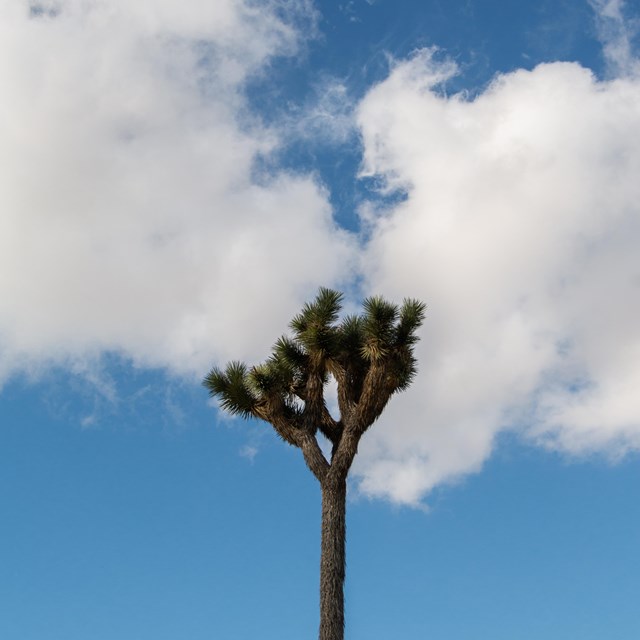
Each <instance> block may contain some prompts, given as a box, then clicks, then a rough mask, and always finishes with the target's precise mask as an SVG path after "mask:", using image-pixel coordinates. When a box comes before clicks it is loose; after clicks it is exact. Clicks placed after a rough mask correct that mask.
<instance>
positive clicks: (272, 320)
mask: <svg viewBox="0 0 640 640" xmlns="http://www.w3.org/2000/svg"><path fill="white" fill-rule="evenodd" d="M283 7H284V8H285V9H287V11H288V13H287V14H286V15H283ZM301 20H306V24H307V25H311V26H312V25H313V20H314V15H313V12H312V11H311V9H310V8H309V6H308V3H306V2H302V1H300V2H289V3H284V4H283V3H271V2H263V3H254V2H244V1H242V0H219V1H216V2H208V1H206V2H205V1H203V0H187V1H185V2H173V1H161V2H157V1H155V0H154V1H153V2H151V1H149V2H147V1H136V2H125V1H124V0H120V1H117V2H104V3H103V2H90V1H88V0H59V1H55V2H54V1H47V2H44V1H43V2H40V3H36V2H35V1H34V2H33V3H32V10H31V12H29V10H28V9H27V6H26V5H25V3H24V2H22V1H19V0H8V2H3V3H2V5H1V7H0V94H1V95H2V96H3V98H2V100H1V101H0V122H1V123H2V124H1V125H0V211H1V212H2V215H1V216H0V363H1V364H0V380H1V379H2V378H3V377H6V376H7V375H10V374H11V373H13V372H15V371H16V370H19V369H22V368H25V367H37V366H39V365H41V364H42V363H50V362H66V361H78V360H80V361H81V360H83V359H86V358H88V357H91V356H92V355H95V354H99V353H101V352H104V351H107V350H112V351H115V352H119V353H122V354H124V355H125V356H126V357H130V358H132V359H133V360H134V361H136V362H138V363H140V364H144V365H151V366H166V367H169V368H170V369H172V370H173V371H178V372H189V373H192V372H194V373H196V374H197V375H200V374H201V373H202V372H203V371H204V370H205V369H206V367H207V366H208V365H209V364H210V362H211V360H212V359H214V358H217V359H222V360H224V359H227V358H231V357H258V356H260V355H262V353H263V351H264V350H265V349H267V348H268V346H269V344H270V343H271V341H272V340H273V339H274V337H275V336H277V335H278V333H279V332H280V331H281V330H282V327H283V326H284V325H285V323H286V321H287V319H288V318H289V317H290V316H291V315H292V314H293V313H294V312H295V311H296V310H297V308H298V306H299V304H300V303H301V302H302V300H304V299H305V298H306V297H307V296H308V295H309V294H310V293H311V292H313V291H314V290H315V288H316V287H317V285H318V284H322V283H336V282H337V281H339V280H340V279H341V278H343V277H348V274H349V268H350V267H349V264H348V262H349V260H350V254H351V240H350V239H349V238H348V237H347V235H346V234H344V233H342V232H340V231H339V230H338V229H337V228H336V226H335V225H334V222H333V220H332V215H331V210H330V207H329V205H328V203H327V197H326V194H325V193H324V192H323V190H322V188H320V187H319V186H318V185H317V184H316V183H315V182H314V181H313V180H312V179H310V178H307V177H296V176H293V175H286V174H280V175H277V176H275V177H268V176H256V175H255V166H254V160H255V158H256V155H257V154H259V153H261V152H264V151H268V150H269V149H270V148H271V147H273V145H274V144H277V142H278V140H277V137H276V136H275V134H274V133H273V132H272V131H269V130H266V129H264V128H263V127H261V126H260V125H259V124H258V123H256V122H255V121H253V120H252V119H251V118H250V116H249V114H248V113H247V109H246V105H245V101H244V96H243V83H244V81H245V80H246V78H247V77H248V76H250V75H251V74H254V73H257V72H259V71H260V69H261V67H262V66H264V65H265V64H266V63H267V62H268V61H269V58H270V57H271V56H274V55H282V54H292V53H294V52H295V51H296V48H297V47H298V44H299V42H298V39H299V36H300V30H299V29H297V28H296V26H295V25H296V23H299V22H300V21H301Z"/></svg>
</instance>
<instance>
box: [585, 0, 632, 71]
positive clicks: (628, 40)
mask: <svg viewBox="0 0 640 640" xmlns="http://www.w3.org/2000/svg"><path fill="white" fill-rule="evenodd" d="M589 3H590V4H591V6H592V7H593V10H594V11H595V14H596V26H597V29H598V34H599V37H600V40H601V42H602V46H603V54H604V56H605V59H606V61H607V65H608V67H609V71H610V73H611V75H612V76H614V77H616V76H629V75H635V76H637V75H639V74H640V62H639V61H638V58H637V56H636V54H635V52H634V46H633V39H634V37H636V36H637V35H638V19H637V18H636V19H635V20H634V21H630V20H629V19H626V18H625V15H624V13H625V5H626V3H625V2H624V0H589Z"/></svg>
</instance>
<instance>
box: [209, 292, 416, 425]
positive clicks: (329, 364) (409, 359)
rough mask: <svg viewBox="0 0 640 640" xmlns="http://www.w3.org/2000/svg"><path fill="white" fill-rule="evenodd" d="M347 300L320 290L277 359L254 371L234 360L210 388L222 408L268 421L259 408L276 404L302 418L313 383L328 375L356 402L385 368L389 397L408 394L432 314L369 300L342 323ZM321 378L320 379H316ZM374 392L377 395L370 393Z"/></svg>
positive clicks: (278, 347)
mask: <svg viewBox="0 0 640 640" xmlns="http://www.w3.org/2000/svg"><path fill="white" fill-rule="evenodd" d="M341 303H342V294H341V293H339V292H337V291H333V290H331V289H324V288H322V289H320V291H319V292H318V295H317V296H316V298H315V300H314V301H313V302H310V303H307V304H305V306H304V307H303V309H302V311H301V312H300V313H299V314H298V315H297V316H296V317H295V318H294V319H293V320H292V321H291V324H290V327H291V330H292V333H293V335H292V337H288V336H282V337H281V338H279V339H278V340H277V341H276V343H275V345H274V346H273V352H272V355H271V357H270V358H269V359H268V360H267V361H266V362H265V363H263V364H260V365H258V366H255V367H253V368H251V369H248V368H247V367H246V365H244V364H242V363H239V362H231V363H230V364H229V365H227V367H226V369H225V370H224V371H222V370H220V369H218V368H215V367H214V369H212V371H211V372H210V373H209V375H208V376H207V377H206V378H205V380H204V384H205V386H206V387H207V388H208V389H209V391H210V393H211V395H212V396H216V397H218V398H219V399H220V404H221V407H222V408H223V409H225V410H227V411H229V412H230V413H234V414H239V415H242V416H245V417H247V416H250V415H253V416H258V417H263V415H264V414H261V413H260V407H261V406H264V405H265V403H271V404H274V403H276V401H279V402H277V403H276V404H277V405H278V406H279V407H281V408H282V409H283V411H284V412H285V413H286V415H289V416H294V415H298V414H300V411H301V409H300V404H299V403H300V401H301V400H302V401H303V402H304V401H305V400H306V398H307V393H308V391H309V389H311V387H309V386H308V384H310V380H311V379H318V376H319V377H320V380H321V382H322V383H323V384H324V383H326V381H327V379H328V374H329V373H333V375H334V376H335V377H336V378H337V379H338V384H339V386H340V384H342V385H343V386H345V387H347V389H346V391H345V394H346V395H345V397H348V398H349V401H350V402H353V403H357V402H358V400H359V397H360V394H361V393H362V392H363V385H364V381H365V378H366V376H367V372H368V371H369V369H370V368H371V367H373V366H376V367H378V368H380V367H382V369H383V370H384V376H383V379H384V381H385V383H384V384H385V388H384V389H380V393H384V394H386V395H387V396H388V395H390V394H391V393H394V392H396V391H402V390H403V389H406V388H407V387H408V386H409V384H410V383H411V381H412V380H413V378H414V375H415V373H416V360H415V357H414V355H413V347H414V345H415V343H416V342H417V340H418V337H417V335H416V331H417V329H418V328H419V327H420V325H421V324H422V322H423V320H424V316H425V305H424V304H423V303H422V302H419V301H417V300H412V299H406V300H404V302H403V304H402V305H401V306H398V305H394V304H392V303H389V302H387V301H386V300H384V299H383V298H381V297H380V296H375V297H370V298H367V299H366V300H365V301H364V303H363V313H362V314H361V315H350V316H346V317H344V318H343V319H342V320H341V321H339V314H340V310H341ZM314 377H315V378H314ZM369 391H371V390H369Z"/></svg>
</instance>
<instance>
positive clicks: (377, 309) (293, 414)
mask: <svg viewBox="0 0 640 640" xmlns="http://www.w3.org/2000/svg"><path fill="white" fill-rule="evenodd" d="M341 301H342V294H341V293H339V292H337V291H332V290H330V289H324V288H321V289H320V291H319V293H318V295H317V297H316V299H315V300H314V301H313V302H312V303H307V304H306V305H305V306H304V307H303V309H302V311H301V312H300V314H299V315H297V316H296V317H295V318H294V319H293V320H292V321H291V324H290V328H291V330H292V332H293V335H292V337H287V336H283V337H281V338H280V339H279V340H278V341H277V342H276V343H275V345H274V347H273V353H272V355H271V357H270V358H269V359H268V360H267V361H266V362H265V363H264V364H260V365H258V366H254V367H252V368H248V367H247V366H246V365H245V364H243V363H241V362H231V363H229V364H228V365H227V367H226V369H224V370H221V369H218V368H217V367H214V368H213V369H212V370H211V372H210V373H209V375H208V376H207V377H206V378H205V380H204V385H205V386H206V387H207V388H208V389H209V391H210V393H211V395H212V396H216V397H217V398H218V399H219V400H220V405H221V407H222V408H223V409H225V410H227V411H229V412H230V413H233V414H239V415H241V416H243V417H246V418H248V417H254V418H260V419H262V420H265V421H267V422H269V423H270V424H271V425H272V426H273V428H274V429H275V431H276V433H277V434H278V435H279V436H280V437H281V438H282V439H283V440H285V441H286V442H288V443H289V444H291V445H293V446H295V447H299V448H300V450H301V451H302V455H303V456H304V460H305V462H306V464H307V466H308V467H309V469H310V470H311V472H312V473H313V475H314V476H315V477H316V478H317V479H318V482H319V483H320V489H321V491H322V547H321V559H320V634H319V638H320V640H343V638H344V592H343V586H344V577H345V533H346V530H345V511H346V491H347V486H346V481H347V474H348V473H349V468H350V467H351V463H352V462H353V459H354V457H355V455H356V452H357V450H358V443H359V441H360V438H361V437H362V435H363V434H364V432H365V431H366V430H367V429H368V428H369V427H370V426H371V424H372V423H373V422H374V421H375V420H376V419H377V418H378V416H380V414H381V413H382V410H383V409H384V408H385V406H386V404H387V402H388V401H389V398H390V397H391V396H392V395H393V394H394V393H396V392H397V391H402V390H404V389H406V388H407V387H408V386H409V384H410V383H411V381H412V379H413V377H414V375H415V372H416V360H415V358H414V355H413V347H414V345H415V343H416V342H417V340H418V337H417V336H416V330H417V329H418V327H419V326H420V325H421V324H422V321H423V319H424V312H425V305H424V304H423V303H421V302H418V301H417V300H405V301H404V303H403V304H402V306H400V307H398V306H396V305H394V304H391V303H389V302H386V301H385V300H383V299H382V298H381V297H372V298H367V299H366V300H365V301H364V303H363V308H364V312H363V313H362V315H354V316H347V317H345V318H343V319H342V320H340V319H339V312H340V309H341ZM329 376H333V378H335V381H336V382H337V387H338V408H339V411H340V419H339V420H336V419H335V418H334V417H333V416H332V415H331V414H330V412H329V410H328V409H327V404H326V400H325V395H324V391H325V386H326V385H327V382H328V380H329ZM318 432H320V433H321V434H322V435H324V436H325V437H326V438H327V439H328V440H329V441H330V443H331V445H332V448H331V455H330V459H329V460H327V458H326V457H325V456H324V454H323V452H322V450H321V449H320V446H319V445H318V440H317V435H318Z"/></svg>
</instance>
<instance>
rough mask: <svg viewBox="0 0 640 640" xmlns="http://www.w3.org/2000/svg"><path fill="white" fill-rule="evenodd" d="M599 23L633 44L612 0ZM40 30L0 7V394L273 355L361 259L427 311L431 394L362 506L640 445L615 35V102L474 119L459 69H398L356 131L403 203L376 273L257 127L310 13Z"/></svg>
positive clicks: (371, 460)
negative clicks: (499, 461)
mask: <svg viewBox="0 0 640 640" xmlns="http://www.w3.org/2000/svg"><path fill="white" fill-rule="evenodd" d="M597 4H598V6H599V7H600V13H601V15H602V16H604V17H606V18H607V19H609V18H610V19H612V20H614V22H615V24H617V25H618V26H620V25H621V24H623V23H621V22H620V21H619V18H620V16H621V14H620V12H619V11H620V7H621V5H620V4H619V3H616V2H608V3H606V2H601V3H597ZM31 6H32V10H31V12H29V11H28V9H27V7H26V5H25V3H23V2H20V1H18V0H7V1H5V2H4V3H2V4H1V5H0V94H1V95H2V100H0V212H1V213H0V382H1V381H2V380H3V379H4V378H6V376H9V375H11V374H12V373H15V372H17V371H20V370H22V369H25V368H35V369H37V368H39V367H43V366H47V365H49V364H51V363H55V364H67V365H69V363H71V364H70V365H69V366H71V369H72V370H73V371H75V372H77V373H78V372H79V373H80V374H81V375H85V377H87V378H90V375H92V374H91V372H93V371H96V368H95V367H94V366H93V362H94V361H93V358H95V356H97V355H99V354H101V353H103V352H105V351H115V352H117V353H120V354H123V355H124V356H125V357H128V358H131V359H133V361H134V362H136V363H137V364H140V365H144V366H162V367H167V368H168V369H169V370H170V371H172V372H179V373H189V374H196V375H201V374H202V373H203V372H204V370H205V369H206V368H207V367H208V366H209V364H210V363H211V362H212V361H218V362H221V361H225V360H228V359H231V358H246V359H256V358H261V357H263V356H264V355H265V354H266V352H267V350H268V348H269V345H270V344H271V343H272V341H273V339H274V338H275V337H276V336H277V335H278V334H279V333H280V332H281V331H282V330H283V328H284V327H285V326H286V323H287V321H288V320H289V319H290V317H291V316H292V315H293V314H294V313H295V312H296V311H297V310H298V308H299V306H300V303H301V302H302V301H303V300H304V299H307V298H308V297H309V295H310V294H312V293H313V291H314V290H315V288H316V286H317V285H319V284H324V285H329V286H331V285H336V286H340V285H341V284H342V283H346V284H349V285H352V284H353V280H351V278H352V275H353V274H354V272H355V270H356V267H355V263H356V261H359V265H360V266H359V268H360V269H361V272H362V274H364V277H365V281H366V287H367V288H368V289H370V290H371V291H373V292H376V293H381V294H383V295H385V296H387V297H389V298H392V299H400V298H402V297H403V296H405V295H408V296H414V297H420V298H422V299H423V300H425V301H426V302H427V303H428V304H429V316H428V320H427V322H426V324H425V327H424V331H423V335H424V339H423V341H422V342H421V343H420V346H419V353H418V356H419V359H420V365H421V371H420V375H419V377H418V379H417V380H416V383H415V384H414V386H413V387H412V389H411V390H410V391H409V392H408V393H407V394H405V395H404V396H403V397H401V398H398V399H395V401H394V402H392V403H391V404H390V406H389V408H388V409H387V411H386V413H385V415H384V417H383V419H382V420H381V424H380V425H376V426H375V427H374V428H373V429H372V431H371V432H370V433H369V434H367V437H366V438H365V439H364V441H363V443H362V447H361V453H362V455H361V456H360V457H359V458H358V468H357V469H356V472H357V477H358V478H359V481H360V488H361V490H362V491H363V492H365V493H367V494H370V495H377V496H385V497H388V498H390V499H392V500H394V501H397V502H404V503H414V504H415V503H417V502H418V501H419V500H420V499H421V498H422V496H424V495H425V493H426V492H428V491H429V490H430V489H431V488H432V487H434V486H436V485H437V484H439V483H442V482H447V481H451V480H454V479H456V478H458V477H460V476H462V475H464V474H466V473H469V472H471V471H475V470H478V469H479V468H480V467H481V465H482V464H483V462H484V460H486V458H487V457H488V456H489V455H490V453H491V450H492V447H493V444H494V440H495V438H496V435H497V434H499V433H500V432H501V431H503V430H505V429H511V430H518V431H519V432H520V433H522V434H523V435H524V436H525V437H527V438H530V439H531V441H533V442H536V443H539V444H541V445H542V446H546V447H551V448H556V449H561V450H564V451H568V452H572V453H585V452H593V451H600V452H605V453H606V454H607V455H611V456H613V457H617V456H621V455H624V454H625V453H627V452H629V451H633V450H638V449H640V410H639V409H638V401H637V392H636V389H638V388H640V365H639V364H638V363H639V362H640V357H639V356H640V329H639V328H638V327H639V326H640V325H638V323H637V321H636V318H637V317H638V316H639V315H640V295H639V294H640V258H639V255H640V252H638V250H637V247H638V246H639V245H640V213H639V206H638V203H639V202H640V184H639V182H638V180H637V176H638V175H640V81H639V80H638V75H637V74H636V73H635V71H633V70H634V69H637V64H636V62H635V59H634V58H633V56H632V51H631V48H630V44H629V43H630V42H631V40H630V37H631V36H630V35H629V32H628V31H625V30H624V29H623V30H622V31H620V30H618V31H616V32H615V33H614V34H613V35H611V36H606V37H605V36H603V41H604V42H605V45H606V43H607V42H609V43H616V42H617V43H618V44H620V43H622V45H624V43H625V42H627V44H629V47H628V48H626V49H625V47H624V46H622V47H621V48H620V47H618V48H617V49H615V48H614V49H609V50H607V49H606V48H605V51H608V53H607V55H608V56H609V59H610V60H611V61H614V62H615V61H617V62H616V65H617V66H616V65H614V67H615V69H616V70H617V71H616V73H617V75H616V76H614V77H613V78H612V79H610V80H608V81H599V80H597V79H595V78H594V77H593V76H592V74H591V73H590V72H589V71H588V70H586V69H584V68H582V67H580V66H579V65H577V64H568V63H562V64H561V63H557V64H547V65H541V66H539V67H537V68H536V69H534V70H533V71H530V72H528V71H517V72H514V73H511V74H507V75H504V76H501V77H499V78H497V79H496V81H495V82H494V83H493V84H492V85H491V86H490V87H489V88H488V89H487V90H486V91H484V92H483V93H482V94H480V95H479V96H478V97H476V98H475V99H474V100H472V101H469V100H467V99H465V98H464V97H463V96H459V95H454V96H446V95H445V94H444V93H443V92H442V91H441V90H440V88H439V87H440V85H441V83H442V82H443V81H446V79H447V78H449V77H450V76H451V75H452V74H453V73H455V65H453V64H452V63H447V62H444V63H443V62H435V61H434V59H433V51H430V50H429V51H422V52H419V53H418V54H416V55H415V56H414V57H413V58H412V59H411V60H407V61H404V62H398V63H396V64H395V66H394V67H393V68H392V70H391V73H390V75H389V77H388V78H387V79H386V80H385V81H384V82H382V83H380V84H379V85H377V86H376V87H374V88H372V89H371V91H370V92H369V93H368V95H367V96H366V97H365V99H364V100H363V101H362V103H361V104H360V105H359V108H358V110H357V118H358V123H359V126H360V129H361V133H362V141H363V145H364V158H363V174H365V175H370V176H374V177H376V178H378V179H380V180H381V183H382V184H384V185H385V188H386V190H388V191H392V190H393V189H398V188H400V189H406V190H407V199H406V200H405V201H404V202H401V203H399V204H396V205H393V206H390V207H388V209H386V210H384V209H383V210H380V208H379V207H377V206H375V204H374V205H373V206H371V207H370V209H369V212H368V219H367V223H368V227H367V230H366V233H367V237H369V234H370V241H369V244H368V245H367V247H366V249H365V250H364V251H361V252H359V250H358V248H357V246H356V244H355V242H354V240H353V239H352V238H350V237H349V236H348V235H347V234H345V233H344V232H342V231H341V230H339V229H338V228H337V227H336V225H335V224H334V221H333V219H332V215H331V209H330V206H329V204H328V197H327V194H326V193H325V192H324V191H323V189H322V188H321V187H320V186H318V184H317V183H316V182H314V180H313V179H311V178H308V177H301V176H293V175H288V174H285V173H281V174H279V175H276V176H271V177H269V176H260V175H257V173H256V165H255V159H256V157H257V156H258V155H259V154H261V153H263V152H267V151H269V150H270V149H272V148H273V147H274V146H276V145H277V144H279V142H280V139H279V137H280V136H282V135H285V130H284V129H283V128H280V127H274V128H272V129H267V128H265V127H264V126H261V125H260V124H259V123H258V122H256V120H255V119H253V118H252V117H251V114H250V113H249V112H248V108H247V105H246V102H245V98H244V94H243V87H244V83H245V81H246V79H247V78H248V77H250V76H251V75H252V74H256V73H260V72H261V70H264V69H265V68H266V66H267V65H268V62H269V60H270V58H271V57H272V56H274V55H283V54H284V55H290V54H293V53H294V52H295V51H296V50H297V47H299V45H300V42H299V37H300V33H301V30H300V29H296V27H295V23H296V21H297V20H300V19H302V18H304V17H305V16H306V18H307V20H308V23H313V20H314V17H313V15H312V11H311V10H310V9H309V6H308V4H307V3H306V2H302V1H301V2H294V1H292V2H286V3H280V2H279V3H275V2H274V3H272V2H262V3H259V4H256V3H254V2H248V1H247V2H244V1H242V0H219V1H217V2H210V1H209V2H205V1H201V0H185V1H183V2H180V3H177V2H173V0H171V1H169V0H166V1H164V0H163V1H160V2H158V1H153V2H152V1H151V0H149V1H136V2H125V1H124V0H118V1H112V2H93V1H89V0H42V1H41V2H39V3H36V2H35V1H34V2H33V3H32V5H31ZM282 7H288V8H289V10H290V11H293V12H294V13H295V15H294V16H291V15H289V16H284V17H283V16H282V13H281V9H282ZM609 14H611V15H609ZM616 21H617V22H616ZM616 34H617V35H616ZM621 34H622V35H621ZM607 38H608V39H607ZM616 38H617V39H616ZM625 38H626V40H625ZM616 52H618V53H616ZM620 52H621V53H620ZM612 68H613V67H612ZM632 71H633V72H632ZM328 87H329V88H330V89H331V91H325V92H324V102H323V101H322V100H320V101H319V104H318V105H316V106H315V107H314V106H313V105H306V106H305V108H304V109H303V110H302V112H301V115H300V118H301V119H303V120H304V118H306V120H305V121H304V122H305V124H304V126H305V134H308V133H309V132H308V131H306V128H308V129H310V130H311V133H312V134H313V133H315V131H316V129H314V123H315V122H322V123H323V124H322V127H323V128H324V127H325V126H326V123H327V122H329V123H331V125H332V128H331V132H332V134H333V135H334V139H335V140H337V141H341V140H344V139H345V136H347V135H349V129H350V126H351V123H352V111H351V109H350V107H349V104H348V101H347V100H346V99H345V93H344V89H343V87H341V86H339V85H328ZM294 135H297V136H298V138H299V137H300V131H298V133H297V134H296V133H295V132H294ZM310 137H311V138H313V135H311V136H310ZM352 302H353V301H350V304H352ZM97 370H100V368H99V367H98V369H97ZM94 384H95V385H96V386H98V387H99V389H100V393H101V394H102V395H103V396H104V397H105V398H106V399H107V400H109V398H110V397H111V396H112V395H113V394H114V393H115V391H114V389H113V388H112V387H111V386H110V384H109V380H108V378H100V377H97V378H94ZM252 450H253V448H252V446H251V445H248V447H247V448H245V450H244V455H249V457H251V456H252V455H253V453H252Z"/></svg>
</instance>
